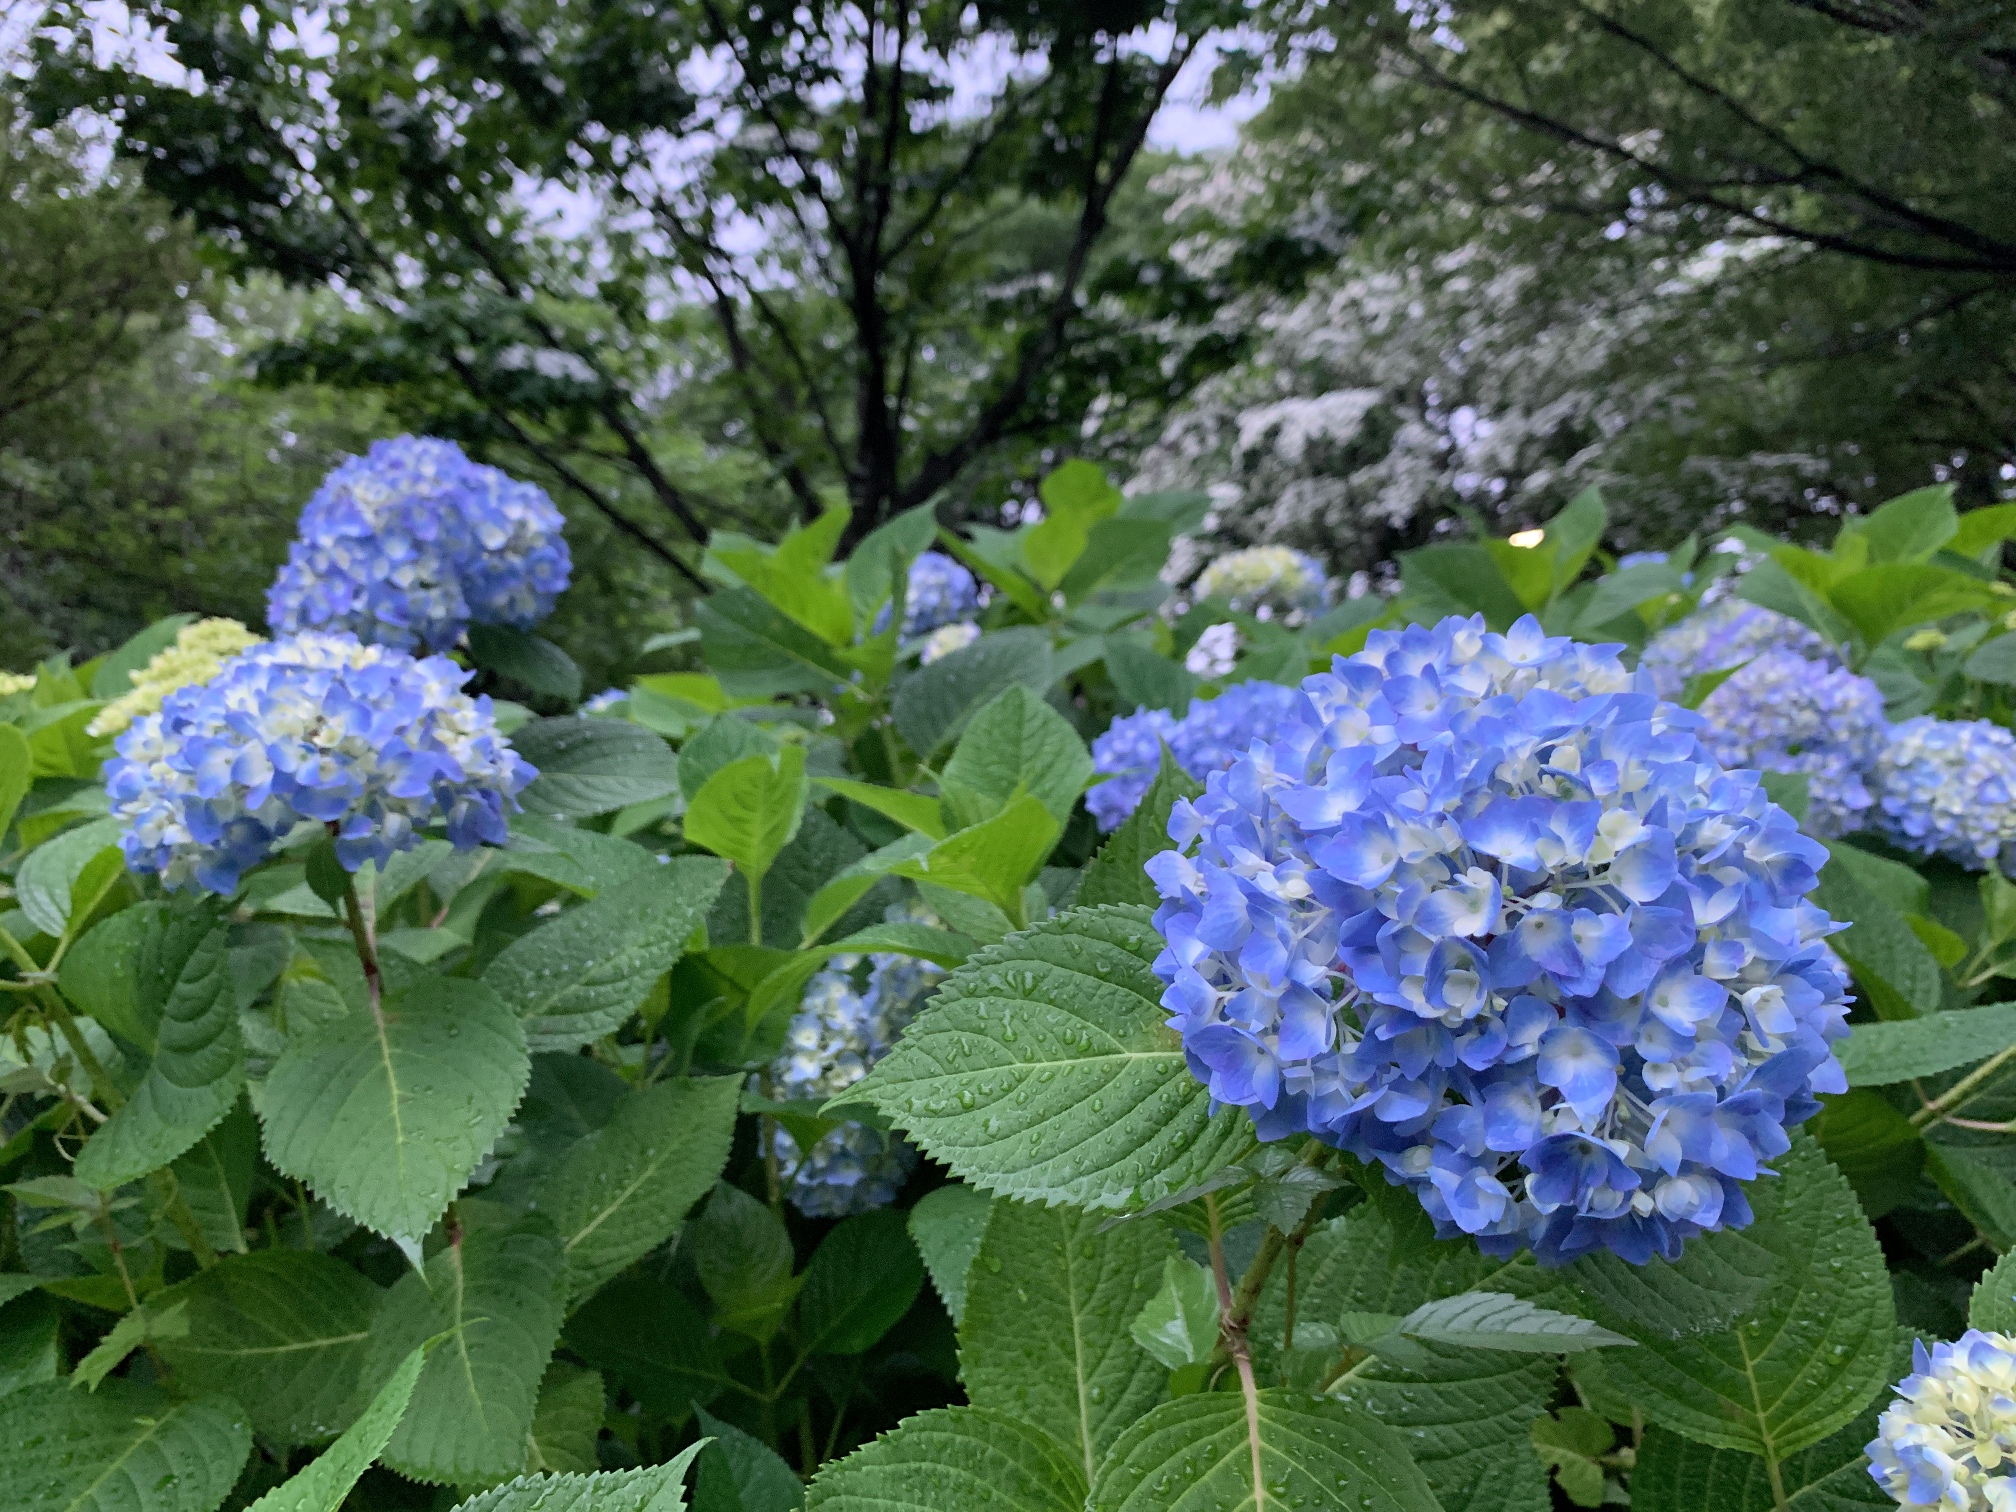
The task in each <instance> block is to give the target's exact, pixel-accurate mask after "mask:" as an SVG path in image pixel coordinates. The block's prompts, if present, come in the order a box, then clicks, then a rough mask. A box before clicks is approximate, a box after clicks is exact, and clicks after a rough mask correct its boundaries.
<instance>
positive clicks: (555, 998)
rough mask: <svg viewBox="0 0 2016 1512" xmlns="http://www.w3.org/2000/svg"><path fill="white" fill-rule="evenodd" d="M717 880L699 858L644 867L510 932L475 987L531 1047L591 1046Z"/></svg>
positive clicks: (718, 868)
mask: <svg viewBox="0 0 2016 1512" xmlns="http://www.w3.org/2000/svg"><path fill="white" fill-rule="evenodd" d="M756 759H757V760H758V761H761V760H763V758H761V757H758V758H756ZM766 764H767V763H766ZM727 880H728V868H727V867H726V866H724V865H723V864H722V863H721V862H719V861H716V860H712V859H710V858H708V857H704V856H680V857H677V858H676V859H674V860H673V861H671V862H670V863H668V864H666V865H664V866H652V867H651V868H650V869H649V870H647V871H644V872H641V873H640V874H638V875H637V876H635V877H632V878H630V879H629V880H628V881H624V882H619V883H617V884H616V885H614V886H613V887H610V888H608V889H606V890H604V891H603V892H600V893H598V894H596V896H595V897H594V898H593V899H591V900H590V901H589V902H587V903H584V904H582V905H581V906H580V907H578V908H570V909H568V910H567V911H566V912H564V913H562V914H561V915H560V916H559V917H558V918H556V919H553V920H551V921H550V922H548V923H545V924H541V925H540V926H539V927H538V928H537V929H535V930H532V931H531V932H530V933H529V934H522V935H520V936H519V937H518V938H517V939H515V940H513V941H512V942H511V943H510V944H509V945H507V946H505V947H504V949H503V950H501V951H499V952H498V954H497V957H496V959H495V960H493V961H491V963H490V964H489V966H487V967H486V968H485V969H484V972H483V984H484V985H485V986H486V987H489V988H490V989H491V990H492V991H493V992H495V993H496V994H497V996H498V997H499V998H500V999H502V1000H503V1002H504V1003H505V1005H506V1006H507V1007H509V1008H510V1009H511V1011H512V1012H513V1013H515V1014H517V1015H518V1017H519V1018H520V1019H522V1020H523V1021H524V1025H525V1040H526V1043H527V1045H528V1046H529V1047H530V1048H531V1049H532V1050H534V1051H547V1050H574V1049H578V1048H579V1047H580V1046H582V1045H589V1044H593V1043H594V1042H595V1041H596V1040H599V1039H600V1038H602V1036H603V1035H605V1034H611V1033H614V1032H615V1031H616V1030H617V1029H619V1028H621V1027H622V1026H623V1024H624V1023H626V1022H627V1021H628V1020H629V1018H630V1016H631V1015H632V1014H633V1013H635V1012H636V1011H637V1006H638V1004H640V1003H642V1002H643V1001H644V998H645V995H646V994H647V993H649V992H650V990H651V986H652V984H653V983H654V982H656V981H657V980H658V978H660V977H661V976H663V975H664V974H665V973H666V972H668V971H670V970H671V969H672V964H673V963H674V962H675V961H677V960H678V959H679V957H680V956H681V955H683V954H684V953H685V950H686V942H687V941H688V940H689V939H691V938H692V936H693V931H694V930H695V929H697V928H698V927H699V926H700V924H701V923H702V922H703V921H704V920H705V919H706V917H707V910H708V909H709V908H711V907H713V905H714V898H715V895H716V894H718V893H719V892H720V891H721V886H722V884H723V883H724V882H726V881H727Z"/></svg>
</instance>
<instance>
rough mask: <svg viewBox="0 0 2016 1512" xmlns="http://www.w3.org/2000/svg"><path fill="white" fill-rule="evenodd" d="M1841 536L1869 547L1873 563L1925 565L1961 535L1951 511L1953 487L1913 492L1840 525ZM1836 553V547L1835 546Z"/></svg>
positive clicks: (1935, 486) (1956, 515) (1956, 519)
mask: <svg viewBox="0 0 2016 1512" xmlns="http://www.w3.org/2000/svg"><path fill="white" fill-rule="evenodd" d="M1841 530H1842V534H1844V535H1847V534H1851V533H1852V534H1854V535H1856V536H1859V537H1861V539H1862V540H1864V541H1865V542H1867V543H1868V546H1869V560H1870V561H1872V562H1925V561H1930V560H1931V558H1932V554H1933V553H1934V552H1936V551H1937V550H1938V549H1939V548H1940V547H1942V546H1944V545H1946V544H1947V543H1948V542H1949V541H1951V540H1952V539H1953V538H1954V536H1956V535H1958V534H1959V531H1960V516H1959V515H1958V514H1956V513H1955V512H1954V510H1953V485H1952V484H1951V483H1935V484H1934V485H1932V486H1931V487H1930V488H1916V489H1913V490H1912V491H1911V492H1910V493H1907V494H1902V495H1900V496H1899V497H1897V498H1894V499H1892V500H1891V501H1890V502H1889V503H1887V504H1883V505H1880V506H1878V507H1877V508H1876V509H1875V510H1873V511H1871V512H1870V513H1869V514H1868V515H1866V516H1865V517H1863V518H1861V519H1856V520H1848V521H1845V522H1844V523H1843V524H1842V527H1841ZM1837 549H1838V543H1837Z"/></svg>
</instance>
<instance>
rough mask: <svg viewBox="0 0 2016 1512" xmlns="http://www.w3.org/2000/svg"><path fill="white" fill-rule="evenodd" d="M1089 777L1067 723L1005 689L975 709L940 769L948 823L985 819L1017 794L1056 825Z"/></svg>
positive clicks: (1018, 690)
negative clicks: (1037, 803)
mask: <svg viewBox="0 0 2016 1512" xmlns="http://www.w3.org/2000/svg"><path fill="white" fill-rule="evenodd" d="M1091 778H1092V757H1091V755H1090V754H1089V753H1088V752H1087V751H1086V749H1085V742H1084V741H1083V740H1082V739H1080V738H1079V735H1078V732H1077V731H1076V730H1075V729H1073V728H1072V727H1071V722H1070V721H1069V720H1067V719H1065V718H1064V716H1063V715H1061V714H1059V713H1058V712H1057V711H1056V710H1055V709H1053V708H1051V707H1050V705H1048V704H1047V703H1045V702H1044V701H1043V700H1042V699H1041V698H1040V697H1038V696H1037V695H1036V694H1034V693H1032V692H1030V691H1029V690H1028V689H1027V688H1022V687H1015V688H1010V689H1009V690H1008V691H1007V692H1005V693H1003V694H1002V695H1001V696H1000V697H998V698H996V699H995V700H994V701H993V702H992V703H990V704H988V705H987V706H986V707H984V708H983V709H981V710H980V711H979V712H978V713H977V714H975V715H974V716H973V718H972V720H971V721H970V722H969V723H968V724H967V726H966V733H965V734H963V735H961V736H960V737H959V745H958V748H957V749H956V750H954V751H953V753H952V758H951V760H949V761H947V762H946V763H945V766H944V768H943V770H942V771H941V772H940V773H939V778H938V790H939V792H940V793H941V794H942V795H943V798H944V802H945V807H946V810H947V811H948V812H949V813H950V814H951V815H952V818H953V820H954V822H955V823H957V824H959V825H961V826H964V825H971V824H979V823H981V822H982V821H983V820H987V819H991V818H993V817H994V816H995V815H996V814H999V813H1000V812H1001V811H1002V810H1003V809H1005V808H1007V807H1008V805H1009V804H1010V803H1011V802H1013V801H1014V800H1015V799H1016V798H1018V797H1021V796H1022V795H1023V794H1025V793H1026V794H1029V795H1030V796H1032V797H1034V798H1036V799H1037V800H1038V801H1040V802H1041V803H1042V805H1043V807H1044V808H1046V809H1048V810H1049V811H1050V817H1051V818H1053V819H1055V820H1056V821H1057V823H1058V824H1059V825H1062V824H1063V823H1064V821H1065V820H1067V819H1069V818H1070V817H1071V809H1072V806H1073V805H1074V804H1076V803H1077V801H1078V795H1079V794H1080V793H1082V792H1084V791H1085V785H1086V783H1087V782H1089V781H1090V780H1091Z"/></svg>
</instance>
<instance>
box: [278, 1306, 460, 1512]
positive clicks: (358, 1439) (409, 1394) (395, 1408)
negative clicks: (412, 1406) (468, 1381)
mask: <svg viewBox="0 0 2016 1512" xmlns="http://www.w3.org/2000/svg"><path fill="white" fill-rule="evenodd" d="M425 1360H426V1348H425V1346H419V1347H416V1348H414V1349H413V1350H412V1352H411V1353H409V1354H408V1355H407V1356H406V1358H405V1359H404V1360H402V1361H400V1362H399V1368H398V1369H397V1370H395V1371H393V1372H392V1378H391V1379H390V1380H389V1381H387V1382H386V1383H385V1384H384V1385H383V1386H380V1387H379V1388H378V1392H377V1395H375V1396H373V1397H372V1398H371V1405H370V1406H368V1407H366V1408H365V1409H364V1411H363V1412H362V1413H361V1414H359V1415H358V1418H357V1421H356V1422H354V1423H352V1424H351V1425H350V1426H349V1427H348V1428H346V1429H344V1430H343V1436H342V1437H341V1438H339V1439H337V1440H336V1442H335V1443H333V1444H331V1445H330V1446H329V1447H328V1448H327V1449H325V1450H323V1451H322V1453H321V1454H319V1455H317V1456H316V1457H315V1458H314V1459H313V1460H311V1461H310V1462H309V1463H308V1465H307V1467H306V1468H305V1469H303V1470H301V1471H299V1472H298V1473H296V1474H295V1475H293V1476H292V1477H290V1478H289V1479H287V1480H285V1481H283V1482H282V1483H281V1484H279V1485H277V1486H275V1487H274V1488H273V1489H272V1490H271V1491H268V1492H267V1493H266V1494H265V1495H264V1496H262V1497H260V1498H259V1500H257V1501H256V1502H254V1503H252V1505H251V1506H250V1507H249V1508H247V1509H246V1512H337V1509H338V1508H340V1507H341V1506H342V1505H343V1503H344V1501H345V1499H346V1498H348V1496H349V1495H350V1488H351V1487H353V1486H355V1485H356V1484H357V1482H358V1481H359V1480H360V1479H362V1478H363V1475H364V1472H365V1471H366V1470H368V1469H370V1468H371V1463H372V1461H373V1460H375V1459H377V1458H378V1456H379V1455H380V1454H381V1453H383V1452H384V1449H385V1445H386V1444H387V1443H389V1442H390V1441H391V1438H392V1431H393V1430H394V1429H395V1428H397V1427H398V1426H399V1419H400V1418H401V1417H403V1416H404V1415H405V1412H406V1404H407V1403H408V1402H410V1401H412V1400H413V1387H414V1386H415V1384H417V1383H418V1381H419V1379H420V1371H421V1367H422V1366H423V1364H424V1363H425Z"/></svg>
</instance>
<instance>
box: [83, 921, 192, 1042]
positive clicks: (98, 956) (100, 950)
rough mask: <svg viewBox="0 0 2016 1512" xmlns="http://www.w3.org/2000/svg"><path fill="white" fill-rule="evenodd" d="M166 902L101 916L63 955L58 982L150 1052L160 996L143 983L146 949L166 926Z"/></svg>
mask: <svg viewBox="0 0 2016 1512" xmlns="http://www.w3.org/2000/svg"><path fill="white" fill-rule="evenodd" d="M168 917H169V910H168V905H167V904H165V903H151V902H150V903H137V904H135V905H134V906H133V907H131V908H122V909H120V910H119V912H117V913H115V914H112V915H110V916H109V917H107V918H104V919H101V920H99V922H98V923H96V924H94V925H92V926H91V928H89V929H88V930H86V931H85V932H84V933H83V934H82V935H81V936H80V937H79V938H78V940H77V943H76V944H74V945H72V946H71V947H70V949H69V951H68V953H66V954H65V955H64V957H63V964H62V966H61V967H60V968H58V972H57V985H58V986H59V987H60V988H61V989H62V991H63V996H64V997H66V998H68V999H69V1000H70V1001H71V1002H72V1003H74V1004H76V1005H77V1007H79V1008H81V1009H83V1010H84V1011H85V1012H86V1013H88V1014H90V1015H91V1017H92V1018H94V1019H96V1020H97V1021H98V1022H99V1023H100V1024H102V1025H104V1027H105V1028H107V1029H109V1030H111V1031H112V1032H113V1033H114V1034H116V1035H118V1036H119V1037H120V1038H121V1039H123V1040H125V1041H126V1042H127V1043H128V1044H130V1045H132V1046H134V1047H136V1048H137V1049H140V1050H145V1051H147V1052H149V1053H150V1054H151V1053H152V1052H153V1049H154V1041H155V1032H156V1028H157V1026H158V1025H159V1023H160V1015H161V1004H160V1001H159V1000H158V998H155V997H152V996H147V995H144V994H143V993H142V992H141V987H140V975H141V967H140V962H141V959H142V954H143V951H145V950H148V949H150V948H152V947H151V946H150V945H149V941H150V939H151V938H153V937H154V936H156V935H157V934H158V932H159V931H160V930H161V929H163V928H165V927H166V921H167V919H168Z"/></svg>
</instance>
